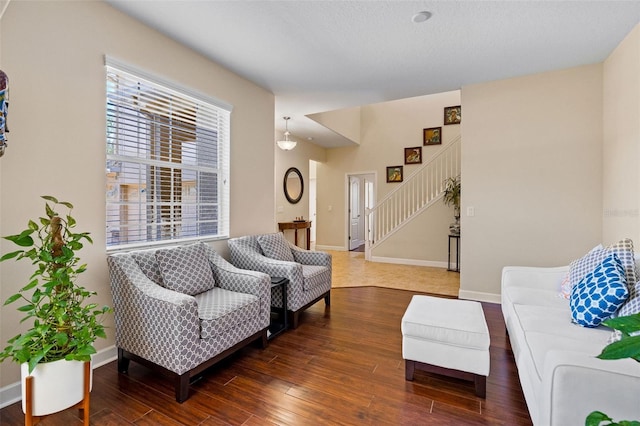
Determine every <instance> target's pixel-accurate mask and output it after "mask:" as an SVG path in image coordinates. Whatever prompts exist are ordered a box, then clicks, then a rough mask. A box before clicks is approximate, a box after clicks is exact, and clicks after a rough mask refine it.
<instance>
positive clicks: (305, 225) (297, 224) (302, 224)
mask: <svg viewBox="0 0 640 426" xmlns="http://www.w3.org/2000/svg"><path fill="white" fill-rule="evenodd" d="M278 229H279V230H280V232H284V230H285V229H293V230H294V232H295V237H294V238H295V239H294V241H295V242H294V244H295V245H298V229H306V230H307V250H311V221H306V220H302V221H298V220H294V221H293V222H278Z"/></svg>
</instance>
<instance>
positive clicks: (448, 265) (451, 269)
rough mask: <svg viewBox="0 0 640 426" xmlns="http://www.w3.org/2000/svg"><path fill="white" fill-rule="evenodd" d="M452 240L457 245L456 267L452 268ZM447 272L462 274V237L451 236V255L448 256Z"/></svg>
mask: <svg viewBox="0 0 640 426" xmlns="http://www.w3.org/2000/svg"><path fill="white" fill-rule="evenodd" d="M451 240H454V241H455V243H456V266H455V268H452V267H451ZM447 271H453V272H460V235H449V254H448V255H447Z"/></svg>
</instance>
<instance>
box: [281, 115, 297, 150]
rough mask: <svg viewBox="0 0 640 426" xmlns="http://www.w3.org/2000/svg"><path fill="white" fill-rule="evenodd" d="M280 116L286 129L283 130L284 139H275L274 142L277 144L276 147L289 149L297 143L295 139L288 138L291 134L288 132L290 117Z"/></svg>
mask: <svg viewBox="0 0 640 426" xmlns="http://www.w3.org/2000/svg"><path fill="white" fill-rule="evenodd" d="M282 118H283V119H284V125H285V129H286V130H285V132H284V140H281V141H276V144H277V145H278V148H280V149H281V150H283V151H291V150H292V149H293V148H295V147H296V145H297V142H296V141H292V140H289V136H290V135H291V133H289V120H290V119H291V117H282Z"/></svg>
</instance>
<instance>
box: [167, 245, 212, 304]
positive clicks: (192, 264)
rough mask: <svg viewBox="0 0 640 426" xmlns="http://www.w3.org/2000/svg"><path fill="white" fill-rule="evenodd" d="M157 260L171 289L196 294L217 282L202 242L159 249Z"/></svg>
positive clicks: (210, 287)
mask: <svg viewBox="0 0 640 426" xmlns="http://www.w3.org/2000/svg"><path fill="white" fill-rule="evenodd" d="M156 260H157V261H158V268H159V269H160V272H161V273H162V279H163V281H164V286H165V287H166V288H168V289H169V290H173V291H177V292H180V293H184V294H189V295H191V296H194V295H196V294H199V293H202V292H203V291H207V290H209V289H212V288H213V287H214V286H215V284H216V282H215V280H214V278H213V272H212V271H211V265H209V260H208V259H207V255H206V253H205V249H204V246H203V245H202V243H197V244H190V245H188V246H181V247H172V248H169V249H158V250H156Z"/></svg>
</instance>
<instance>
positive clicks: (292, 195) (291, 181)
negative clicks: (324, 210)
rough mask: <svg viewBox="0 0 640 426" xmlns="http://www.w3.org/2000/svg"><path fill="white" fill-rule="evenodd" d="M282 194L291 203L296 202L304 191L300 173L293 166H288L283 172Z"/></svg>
mask: <svg viewBox="0 0 640 426" xmlns="http://www.w3.org/2000/svg"><path fill="white" fill-rule="evenodd" d="M283 187H284V196H285V197H287V201H289V202H290V203H291V204H296V203H297V202H298V201H300V200H301V199H302V193H303V192H304V181H303V180H302V173H300V170H298V169H296V168H295V167H289V169H288V170H287V171H286V173H285V174H284V182H283Z"/></svg>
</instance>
